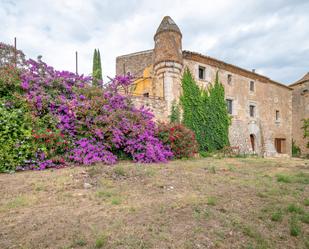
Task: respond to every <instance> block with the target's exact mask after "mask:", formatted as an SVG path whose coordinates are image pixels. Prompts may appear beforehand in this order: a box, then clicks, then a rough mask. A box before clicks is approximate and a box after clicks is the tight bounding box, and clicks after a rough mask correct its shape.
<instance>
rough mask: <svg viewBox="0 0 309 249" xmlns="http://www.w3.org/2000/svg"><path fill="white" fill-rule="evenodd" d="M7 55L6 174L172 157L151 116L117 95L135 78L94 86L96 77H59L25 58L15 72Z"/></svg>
mask: <svg viewBox="0 0 309 249" xmlns="http://www.w3.org/2000/svg"><path fill="white" fill-rule="evenodd" d="M4 50H5V51H4ZM9 51H10V47H6V49H2V44H1V43H0V55H1V54H5V56H7V57H8V58H7V59H6V58H4V59H3V60H1V61H0V62H1V64H0V108H1V110H0V111H1V113H0V115H1V117H0V118H1V119H0V120H1V121H0V122H1V127H0V135H1V137H0V139H1V141H2V142H4V141H5V142H6V143H5V145H4V146H2V147H1V149H0V152H1V156H0V163H1V164H0V170H1V171H5V170H14V169H15V168H16V167H17V166H21V167H22V168H23V169H46V168H50V167H62V166H65V165H67V162H69V161H72V162H74V163H79V164H93V163H96V162H103V163H105V164H113V163H115V162H116V161H117V156H118V155H119V156H121V158H129V159H133V160H134V161H136V162H142V163H150V162H166V161H167V160H169V159H170V158H172V156H173V154H172V152H171V150H170V149H169V147H168V146H166V145H164V144H163V143H162V142H161V141H160V140H159V138H158V137H156V124H155V122H154V121H153V117H154V116H153V114H152V113H151V112H150V111H149V110H148V109H145V108H144V107H141V108H136V107H134V105H133V104H132V102H131V100H130V99H129V98H128V97H126V96H123V95H121V94H120V93H119V91H118V90H119V89H120V88H127V87H129V86H130V84H131V80H132V77H131V76H130V75H126V76H117V77H116V78H115V79H114V80H112V81H111V82H110V83H109V84H106V85H104V87H103V86H102V85H100V86H92V85H91V82H92V79H91V77H84V76H83V75H77V74H74V73H71V72H67V71H57V70H54V69H53V68H52V67H50V66H48V65H47V64H46V63H44V62H42V61H41V60H40V58H39V59H38V61H35V60H28V61H27V62H24V61H23V60H22V58H23V57H22V56H21V57H20V60H19V61H18V63H17V64H18V67H15V66H12V65H11V63H10V61H11V59H12V58H13V59H14V60H15V57H10V56H11V54H10V53H9ZM14 62H15V61H14Z"/></svg>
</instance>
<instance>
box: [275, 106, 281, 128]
mask: <svg viewBox="0 0 309 249" xmlns="http://www.w3.org/2000/svg"><path fill="white" fill-rule="evenodd" d="M280 122H281V112H280V110H279V109H276V110H275V123H277V124H278V123H280Z"/></svg>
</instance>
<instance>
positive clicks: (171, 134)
mask: <svg viewBox="0 0 309 249" xmlns="http://www.w3.org/2000/svg"><path fill="white" fill-rule="evenodd" d="M157 134H158V137H159V138H160V139H161V141H163V143H164V144H166V145H168V146H170V148H171V150H172V152H173V154H174V157H175V158H178V159H180V158H190V157H193V156H194V155H195V154H196V153H198V151H199V150H198V148H199V147H198V143H197V141H196V139H195V135H194V132H193V131H192V130H190V129H188V128H186V127H185V126H184V125H182V124H175V123H171V124H165V123H160V124H159V125H158V131H157Z"/></svg>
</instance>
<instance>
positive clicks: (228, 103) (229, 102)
mask: <svg viewBox="0 0 309 249" xmlns="http://www.w3.org/2000/svg"><path fill="white" fill-rule="evenodd" d="M226 107H227V112H228V113H229V114H233V100H231V99H227V100H226Z"/></svg>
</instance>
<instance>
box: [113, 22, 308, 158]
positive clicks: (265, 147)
mask: <svg viewBox="0 0 309 249" xmlns="http://www.w3.org/2000/svg"><path fill="white" fill-rule="evenodd" d="M185 68H189V70H190V71H191V73H192V75H193V76H194V78H195V80H196V82H197V83H198V84H199V85H200V87H207V86H208V85H209V84H211V83H213V82H214V80H215V76H216V73H217V72H218V74H219V79H220V81H221V82H222V84H223V85H224V88H225V97H226V102H227V108H228V111H229V113H230V115H231V117H232V119H231V120H232V122H231V126H230V130H229V140H230V144H231V146H235V147H238V148H239V150H240V151H241V152H242V153H255V154H258V155H261V156H290V155H291V145H292V92H293V88H291V87H288V86H286V85H283V84H280V83H278V82H275V81H273V80H271V79H269V78H268V77H265V76H263V75H260V74H257V73H255V72H254V71H250V70H246V69H243V68H240V67H237V66H235V65H231V64H228V63H226V62H223V61H220V60H218V59H215V58H212V57H209V56H205V55H202V54H199V53H195V52H190V51H185V50H183V49H182V33H181V31H180V29H179V28H178V26H177V25H176V24H175V22H174V21H173V20H172V19H171V18H170V17H168V16H166V17H164V18H163V20H162V22H161V24H160V26H159V27H158V29H157V32H156V33H155V35H154V49H151V50H147V51H142V52H137V53H132V54H128V55H123V56H119V57H117V58H116V73H117V74H127V73H131V74H132V75H133V76H135V78H136V80H135V82H134V86H133V87H132V89H131V95H132V98H133V99H134V102H135V103H136V104H137V105H145V106H148V107H149V108H150V109H152V111H153V112H154V114H155V116H156V119H158V120H161V121H168V117H169V115H170V113H171V107H172V104H173V103H174V102H175V101H176V102H178V101H179V97H180V95H181V78H182V74H183V72H184V70H185ZM307 100H308V99H307Z"/></svg>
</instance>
